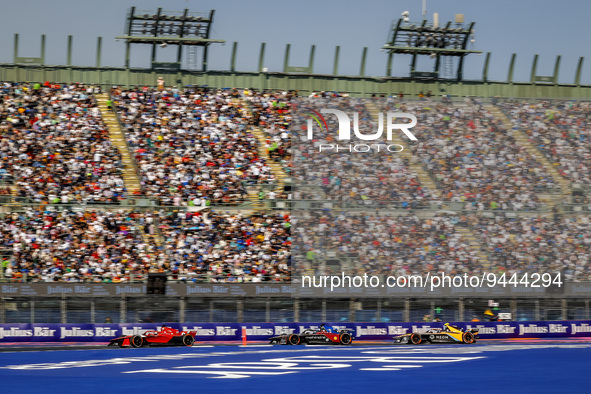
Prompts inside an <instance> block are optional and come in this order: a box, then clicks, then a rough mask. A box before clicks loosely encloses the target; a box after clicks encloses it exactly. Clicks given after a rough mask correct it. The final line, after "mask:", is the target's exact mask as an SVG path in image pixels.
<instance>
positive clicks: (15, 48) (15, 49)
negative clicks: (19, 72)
mask: <svg viewBox="0 0 591 394" xmlns="http://www.w3.org/2000/svg"><path fill="white" fill-rule="evenodd" d="M17 57H18V33H16V34H15V35H14V52H13V60H12V62H13V63H16V58H17Z"/></svg>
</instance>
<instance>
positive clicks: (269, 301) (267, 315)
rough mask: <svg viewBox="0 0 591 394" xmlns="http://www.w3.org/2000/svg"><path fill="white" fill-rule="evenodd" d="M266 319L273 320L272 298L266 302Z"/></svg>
mask: <svg viewBox="0 0 591 394" xmlns="http://www.w3.org/2000/svg"><path fill="white" fill-rule="evenodd" d="M265 321H271V300H270V299H268V298H267V302H266V303H265Z"/></svg>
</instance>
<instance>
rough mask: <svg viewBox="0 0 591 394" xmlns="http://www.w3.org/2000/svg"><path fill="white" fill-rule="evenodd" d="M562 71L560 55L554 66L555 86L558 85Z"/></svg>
mask: <svg viewBox="0 0 591 394" xmlns="http://www.w3.org/2000/svg"><path fill="white" fill-rule="evenodd" d="M559 70H560V55H558V56H556V63H555V64H554V84H555V85H557V84H558V72H559Z"/></svg>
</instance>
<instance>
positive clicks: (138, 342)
mask: <svg viewBox="0 0 591 394" xmlns="http://www.w3.org/2000/svg"><path fill="white" fill-rule="evenodd" d="M129 344H130V345H131V347H142V345H143V344H144V338H142V337H140V336H139V335H134V336H132V337H131V338H129Z"/></svg>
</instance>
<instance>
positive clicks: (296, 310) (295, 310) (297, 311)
mask: <svg viewBox="0 0 591 394" xmlns="http://www.w3.org/2000/svg"><path fill="white" fill-rule="evenodd" d="M587 310H589V308H587ZM293 321H294V322H296V323H297V322H299V321H300V299H299V298H295V299H294V300H293Z"/></svg>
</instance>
